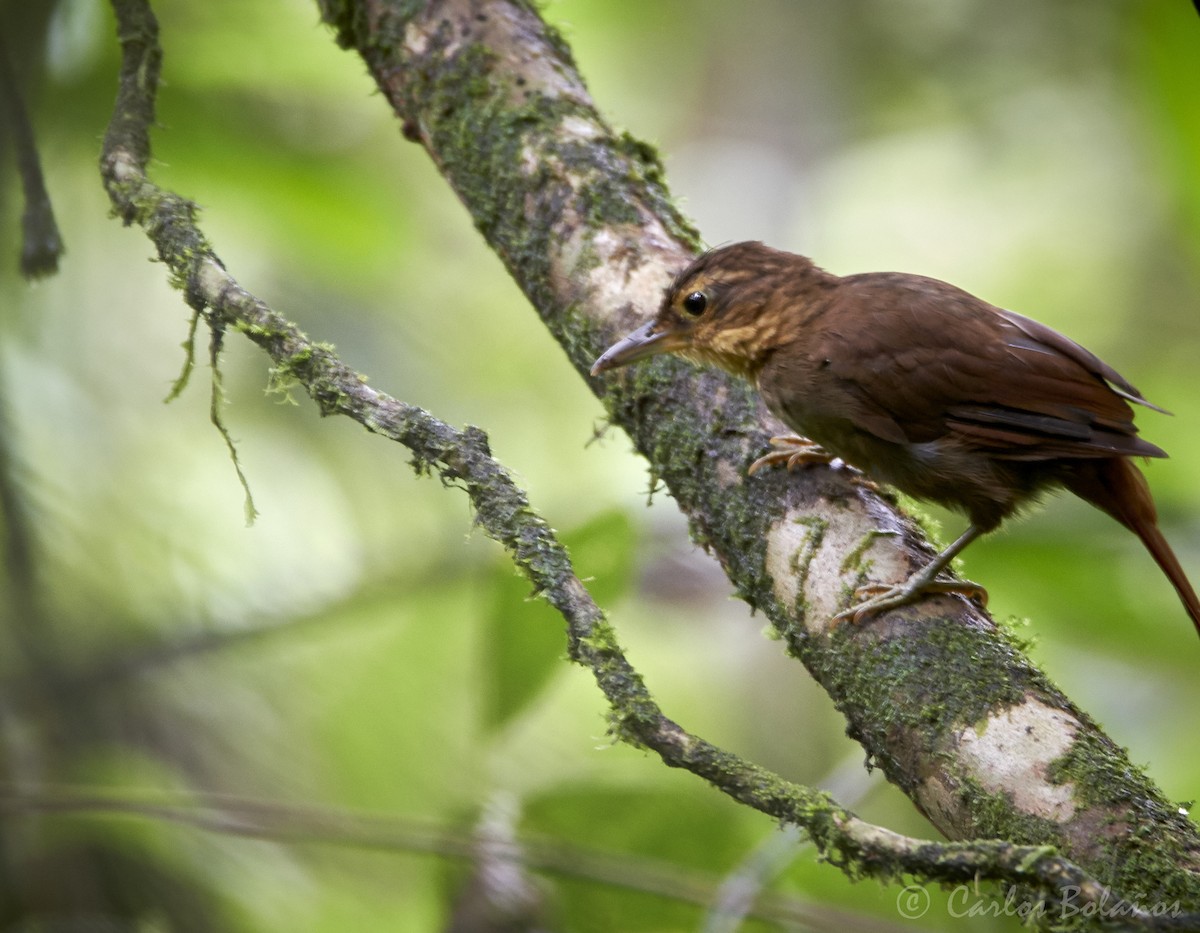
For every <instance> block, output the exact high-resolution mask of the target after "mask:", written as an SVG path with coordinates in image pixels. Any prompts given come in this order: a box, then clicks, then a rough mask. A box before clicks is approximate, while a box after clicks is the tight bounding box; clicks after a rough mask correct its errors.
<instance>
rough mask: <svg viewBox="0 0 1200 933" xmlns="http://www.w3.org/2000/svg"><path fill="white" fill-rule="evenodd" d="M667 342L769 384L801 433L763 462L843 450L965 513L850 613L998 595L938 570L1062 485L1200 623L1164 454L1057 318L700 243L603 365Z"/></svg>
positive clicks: (899, 276) (770, 395) (764, 387)
mask: <svg viewBox="0 0 1200 933" xmlns="http://www.w3.org/2000/svg"><path fill="white" fill-rule="evenodd" d="M658 353H677V354H679V355H681V356H684V357H687V358H689V359H692V360H694V361H697V362H701V363H715V364H716V365H718V366H721V367H723V368H724V369H726V370H729V371H730V372H732V373H735V374H736V375H739V376H742V377H744V378H746V379H748V380H750V382H752V383H753V384H754V385H756V386H757V388H758V390H759V392H761V393H762V396H763V399H764V400H765V401H766V403H767V407H768V408H770V410H771V411H772V412H773V413H774V414H775V415H776V416H777V417H778V418H779V419H780V420H781V421H783V422H784V424H786V425H787V426H788V427H789V428H791V429H792V430H794V431H796V432H797V433H798V434H799V435H803V437H797V436H793V437H787V438H774V439H773V440H772V443H773V444H775V446H776V447H777V448H780V449H777V450H776V451H774V452H773V453H770V454H767V455H766V456H765V457H761V458H760V459H759V460H757V461H755V463H754V464H753V465H752V466H751V468H750V472H751V473H753V472H754V471H755V470H756V469H758V468H759V467H761V466H763V465H765V464H769V463H781V462H783V463H787V464H788V465H789V467H790V466H794V465H796V464H797V463H813V462H824V463H827V462H829V461H830V460H832V459H833V458H834V457H837V458H841V459H842V460H843V461H845V462H846V463H848V464H850V465H851V466H853V467H856V468H857V469H858V470H861V471H862V472H863V473H864V474H866V476H868V477H869V478H871V479H873V480H878V481H880V482H883V483H887V484H890V485H892V486H895V487H896V488H897V489H899V490H901V491H903V492H905V493H907V494H908V495H910V496H913V497H915V498H917V499H924V500H928V501H931V502H936V503H938V504H940V505H943V506H946V507H948V508H951V509H955V510H957V511H959V512H963V513H965V514H966V515H967V517H968V519H969V520H970V526H969V527H968V528H967V530H966V531H965V532H964V533H963V534H962V535H961V536H960V537H959V538H958V539H957V540H956V541H954V543H952V544H951V545H950V546H949V547H947V548H946V549H945V550H943V551H942V552H941V553H940V554H938V556H937V557H936V558H934V559H933V560H932V561H931V562H930V563H929V564H928V565H927V566H925V567H923V568H922V569H921V570H919V571H917V572H916V573H914V574H913V575H912V576H911V577H909V579H908V580H907V581H905V582H904V583H902V584H900V585H897V586H883V585H874V586H868V587H863V588H862V589H860V590H859V591H858V593H857V594H856V599H860V600H865V601H864V602H862V603H861V604H859V605H857V606H855V607H852V608H851V609H849V610H847V611H846V612H844V613H842V614H841V616H840V617H851V618H853V619H855V620H856V621H857V620H860V619H862V618H864V617H865V616H867V615H871V614H873V613H877V612H881V611H883V610H887V609H892V608H894V607H896V606H901V605H904V604H906V603H910V602H913V601H914V600H915V599H917V598H918V597H919V596H920V595H922V594H924V593H929V592H958V593H964V594H966V595H971V596H976V597H982V598H986V593H985V591H984V590H983V588H982V587H980V586H978V585H977V584H973V583H966V582H957V581H948V580H939V579H938V575H939V574H940V573H941V571H942V570H944V569H945V568H946V567H947V566H948V565H949V563H950V562H951V561H952V560H953V559H954V557H955V556H957V555H958V554H959V553H960V552H961V551H962V550H963V549H964V548H965V547H966V546H967V545H968V544H970V543H971V542H972V541H974V540H975V539H976V538H977V537H979V536H980V535H982V534H984V533H986V532H988V531H991V530H992V529H994V528H996V527H997V526H998V525H999V524H1000V523H1001V522H1002V521H1003V520H1004V519H1005V518H1007V517H1008V516H1010V515H1012V514H1013V513H1014V512H1016V511H1017V510H1019V509H1020V508H1021V507H1022V506H1024V505H1027V504H1029V503H1031V502H1032V501H1033V500H1035V499H1036V498H1037V497H1038V496H1039V494H1041V493H1043V492H1045V491H1048V490H1050V489H1053V488H1055V487H1064V488H1066V489H1068V490H1070V491H1071V492H1073V493H1075V495H1077V496H1079V497H1080V498H1082V499H1084V500H1086V501H1087V502H1090V503H1091V504H1092V505H1094V506H1096V507H1097V508H1099V509H1100V510H1102V511H1104V512H1107V513H1108V514H1109V515H1111V516H1112V517H1113V518H1115V519H1116V520H1117V521H1119V522H1120V523H1121V524H1123V525H1124V526H1125V527H1126V528H1128V529H1129V530H1130V531H1132V532H1133V533H1134V534H1136V535H1137V536H1138V537H1139V538H1140V539H1141V540H1142V543H1143V544H1144V545H1145V546H1146V549H1147V550H1149V552H1150V554H1151V556H1153V558H1154V559H1155V561H1157V563H1158V565H1159V567H1161V568H1162V571H1163V573H1165V574H1166V575H1167V578H1168V579H1169V580H1170V581H1171V583H1172V584H1173V585H1174V587H1175V589H1176V591H1177V592H1178V593H1179V598H1180V599H1181V600H1182V601H1183V605H1184V607H1185V608H1186V609H1187V612H1188V615H1190V616H1191V618H1192V621H1193V622H1194V623H1195V625H1196V629H1197V632H1200V599H1198V598H1197V596H1196V592H1195V590H1193V589H1192V586H1191V584H1190V583H1189V582H1188V579H1187V577H1186V576H1185V574H1184V572H1183V569H1182V568H1181V567H1180V565H1179V561H1178V559H1177V558H1176V557H1175V554H1174V552H1173V551H1172V550H1171V547H1170V545H1168V544H1167V541H1166V539H1165V538H1164V537H1163V535H1162V532H1160V531H1159V529H1158V520H1157V513H1156V510H1155V507H1154V501H1153V499H1151V497H1150V490H1149V487H1148V486H1147V485H1146V480H1145V478H1144V477H1143V476H1142V474H1141V472H1140V471H1139V470H1138V469H1137V467H1136V466H1134V465H1133V463H1132V462H1131V460H1130V458H1131V457H1165V456H1166V454H1165V453H1164V452H1163V451H1162V450H1161V449H1159V448H1158V447H1156V446H1154V445H1153V444H1151V443H1149V442H1148V441H1145V440H1142V439H1141V438H1139V437H1138V436H1137V428H1136V427H1134V424H1133V409H1132V408H1131V407H1130V404H1129V403H1130V402H1133V403H1134V404H1137V405H1142V406H1144V407H1146V408H1152V409H1154V410H1155V411H1162V409H1161V408H1158V407H1156V406H1154V405H1152V404H1150V403H1149V402H1147V401H1146V400H1145V399H1144V398H1143V397H1142V395H1141V393H1140V392H1138V390H1137V389H1135V388H1134V387H1133V386H1132V385H1130V383H1129V382H1127V381H1126V380H1125V379H1124V378H1123V377H1122V376H1121V375H1120V374H1119V373H1117V371H1116V370H1114V369H1113V368H1112V367H1111V366H1109V365H1108V364H1107V363H1105V362H1103V361H1102V360H1100V359H1099V358H1098V357H1096V356H1095V355H1094V354H1092V353H1090V352H1088V351H1087V350H1085V349H1084V348H1083V347H1081V346H1080V345H1079V344H1077V343H1075V342H1074V341H1071V340H1069V339H1067V338H1066V337H1064V336H1063V335H1062V334H1059V333H1058V332H1056V331H1054V330H1051V329H1050V328H1049V327H1047V326H1045V325H1044V324H1039V323H1038V322H1037V321H1033V320H1030V319H1029V318H1027V317H1022V316H1021V315H1019V314H1014V313H1013V312H1012V311H1005V310H1003V309H1001V308H997V307H994V306H992V305H990V304H988V303H987V302H985V301H982V300H980V299H979V298H976V297H974V296H973V295H970V294H968V293H967V292H965V291H963V290H962V289H959V288H956V287H955V286H953V285H949V284H947V283H946V282H940V281H938V280H937V279H930V278H925V277H924V276H919V275H907V274H903V273H896V272H871V273H866V274H863V275H851V276H846V277H841V276H836V275H833V274H831V273H829V272H826V271H824V270H823V269H821V268H819V267H817V266H816V265H815V264H814V263H813V262H812V261H811V260H810V259H807V258H805V257H804V256H797V255H794V254H792V253H785V252H781V251H779V250H775V249H771V248H770V247H767V246H764V245H763V244H761V243H736V244H734V245H732V246H726V247H722V248H721V249H716V250H712V251H710V252H707V253H705V254H704V255H702V256H700V257H699V258H698V259H697V260H695V261H694V262H693V263H692V264H691V265H690V266H688V267H687V268H686V269H684V270H683V271H682V272H680V273H679V275H677V276H676V278H675V281H674V282H672V283H671V285H670V286H669V287H668V288H667V290H666V294H665V296H664V298H663V302H662V305H661V307H660V308H659V311H658V315H657V316H656V317H655V318H654V320H652V321H651V322H650V323H648V324H646V325H644V326H642V327H639V328H638V329H637V330H635V331H633V333H631V334H629V335H628V336H627V337H625V338H624V339H623V340H620V341H619V342H617V343H616V344H614V345H613V346H612V347H610V348H609V349H608V350H607V351H606V352H605V353H604V354H603V355H602V356H601V357H600V358H599V359H598V360H596V363H595V365H594V366H593V367H592V374H593V375H595V374H597V373H601V372H604V371H606V370H610V369H615V368H616V367H618V366H623V365H625V364H626V363H631V362H633V361H634V360H638V359H641V358H643V357H646V356H650V355H652V354H658Z"/></svg>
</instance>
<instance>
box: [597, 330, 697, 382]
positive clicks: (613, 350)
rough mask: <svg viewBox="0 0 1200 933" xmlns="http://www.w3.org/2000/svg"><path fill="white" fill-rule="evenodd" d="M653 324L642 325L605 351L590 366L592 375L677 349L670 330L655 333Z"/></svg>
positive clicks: (673, 335)
mask: <svg viewBox="0 0 1200 933" xmlns="http://www.w3.org/2000/svg"><path fill="white" fill-rule="evenodd" d="M654 327H655V322H654V321H651V322H650V323H649V324H643V325H642V326H641V327H639V328H638V329H637V330H635V331H633V332H632V333H630V334H626V335H625V336H624V337H622V338H621V339H620V340H618V341H617V342H616V343H614V344H613V345H612V346H611V347H609V348H608V349H607V350H605V351H604V352H603V353H602V354H601V355H600V358H599V359H598V360H596V362H595V363H593V364H592V375H593V376H596V375H599V374H600V373H602V372H606V371H607V370H610V369H616V368H617V367H618V366H624V365H625V364H626V363H632V362H633V361H634V360H640V359H642V357H645V356H653V355H654V354H656V353H669V352H670V351H672V350H675V349H678V347H679V346H680V340H679V338H678V335H676V334H675V333H674V332H672V331H670V330H660V331H657V332H656V331H655V330H654Z"/></svg>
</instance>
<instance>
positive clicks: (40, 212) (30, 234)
mask: <svg viewBox="0 0 1200 933" xmlns="http://www.w3.org/2000/svg"><path fill="white" fill-rule="evenodd" d="M0 106H2V107H3V108H4V113H3V114H2V115H0V126H3V125H4V124H7V128H8V135H9V136H10V137H11V138H12V140H13V142H14V143H15V146H16V157H17V171H18V173H19V174H20V176H21V191H22V194H23V195H24V198H25V210H24V212H23V213H22V214H21V234H22V236H21V261H20V268H21V274H22V275H23V276H25V278H27V279H38V278H42V277H44V276H47V275H53V274H54V273H55V272H57V271H58V260H59V259H60V258H61V257H62V254H63V241H62V235H61V234H60V233H59V231H58V223H57V222H56V221H55V219H54V205H53V204H51V202H50V193H49V192H48V191H47V190H46V179H45V177H44V176H43V175H42V163H41V159H40V158H39V157H38V151H37V142H36V141H35V139H34V133H33V124H32V122H30V119H29V113H28V111H27V110H26V109H25V102H24V100H23V99H22V96H21V89H20V88H19V87H18V86H17V75H16V71H15V69H14V68H13V66H12V61H11V59H10V58H9V55H8V50H7V48H6V47H5V44H4V37H3V35H0Z"/></svg>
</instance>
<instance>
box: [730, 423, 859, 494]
mask: <svg viewBox="0 0 1200 933" xmlns="http://www.w3.org/2000/svg"><path fill="white" fill-rule="evenodd" d="M771 446H772V447H775V448H777V449H776V450H773V451H771V452H770V453H769V454H763V455H762V456H761V457H759V458H758V459H757V460H755V461H754V462H753V463H752V464H750V467H749V469H747V470H746V475H747V476H753V475H754V474H755V473H757V472H758V471H759V470H761V469H762V468H763V467H772V466H778V465H779V464H784V465H786V466H787V468H788V472H789V473H790V472H791V471H792V470H794V469H796V467H801V466H805V467H807V466H818V465H820V466H830V467H832V468H833V469H835V470H847V471H849V473H850V482H852V483H854V484H855V485H856V486H862V487H863V488H864V489H870V490H871V491H872V492H878V491H879V487H878V486H876V485H875V484H874V483H873V482H871V480H869V479H867V478H866V477H865V476H864V475H863V474H862V472H861V471H860V470H858V469H856V468H855V467H852V466H850V464H848V463H847V462H846V461H845V460H843V459H842V458H841V457H835V456H834V455H833V454H831V453H830V452H829V451H828V450H826V449H825V448H824V447H822V446H821V445H820V444H818V443H817V442H816V441H810V440H809V439H808V438H807V437H801V436H800V435H799V434H782V435H780V436H778V437H773V438H771Z"/></svg>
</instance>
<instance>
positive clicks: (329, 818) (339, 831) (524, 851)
mask: <svg viewBox="0 0 1200 933" xmlns="http://www.w3.org/2000/svg"><path fill="white" fill-rule="evenodd" d="M0 813H3V814H4V815H5V816H9V817H11V816H15V815H23V814H29V813H45V814H57V815H69V816H76V817H93V818H107V819H112V818H115V817H122V816H124V817H133V818H136V819H144V820H155V821H159V822H163V823H172V824H175V825H180V826H188V827H191V828H193V829H199V830H202V831H204V832H210V833H216V834H219V835H224V836H239V837H244V838H248V839H263V840H268V841H271V842H279V843H288V844H293V845H295V844H305V845H320V846H336V847H346V848H357V849H365V850H373V851H379V852H397V853H412V852H419V853H425V854H429V855H436V856H439V857H441V858H450V859H468V860H475V859H479V858H481V852H480V848H481V846H480V839H479V834H478V833H476V834H471V833H466V832H463V831H460V830H457V829H454V828H450V827H447V826H443V825H438V824H433V823H429V822H417V821H414V820H410V819H405V818H402V817H396V816H393V815H391V814H385V813H363V812H354V811H346V810H340V809H333V808H328V807H311V806H295V805H290V804H280V803H275V802H269V801H263V800H255V799H248V798H244V797H232V796H229V795H225V794H220V795H217V794H199V795H188V796H184V795H178V794H161V793H138V792H131V791H128V790H124V791H114V792H110V791H97V790H95V789H93V788H78V787H49V788H40V789H38V790H37V791H31V790H22V789H20V788H16V787H4V786H0ZM487 848H488V849H489V850H490V851H489V852H488V853H487V857H490V858H492V859H495V860H509V861H512V862H514V863H517V864H519V865H520V866H521V867H523V868H529V869H533V870H536V871H541V872H545V873H547V874H552V875H557V876H560V877H565V878H576V879H579V880H583V881H590V882H594V883H597V884H604V885H609V886H612V887H616V888H622V889H625V890H629V891H637V892H639V893H643V894H652V895H655V896H657V897H662V898H665V899H668V900H673V901H678V902H680V903H685V904H694V905H696V906H698V907H706V906H708V904H709V903H710V902H711V900H712V897H713V892H714V891H715V890H716V889H717V887H718V886H719V884H720V878H719V877H718V876H716V875H712V874H710V873H707V872H703V871H698V870H695V869H686V868H680V867H679V866H677V865H673V864H670V863H665V862H662V861H660V860H657V859H650V858H646V857H642V856H636V855H633V854H631V853H627V852H625V853H617V852H605V851H601V850H598V849H585V848H581V847H579V846H573V845H568V844H565V843H562V842H560V841H558V840H556V839H552V838H549V837H545V836H538V835H533V834H529V833H521V834H519V835H515V836H512V837H510V838H506V839H503V840H489V844H488V845H487ZM745 916H746V917H747V918H749V919H754V920H763V921H768V922H774V923H801V924H804V925H805V926H810V927H812V928H814V929H822V930H828V929H834V928H836V929H845V930H854V929H859V930H862V929H868V930H873V931H878V933H884V931H896V930H899V929H901V928H900V927H897V926H895V925H893V924H889V923H885V922H881V921H879V920H876V919H875V918H872V917H867V916H862V915H856V914H852V913H848V912H846V911H842V910H837V909H834V908H829V907H823V906H821V905H819V904H809V903H806V902H804V901H802V900H800V899H798V898H795V897H790V896H787V895H781V894H770V893H763V894H760V895H759V896H758V897H757V898H756V900H755V902H754V904H753V905H752V906H751V907H750V908H749V909H748V910H747V911H746V914H745Z"/></svg>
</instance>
